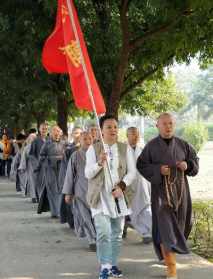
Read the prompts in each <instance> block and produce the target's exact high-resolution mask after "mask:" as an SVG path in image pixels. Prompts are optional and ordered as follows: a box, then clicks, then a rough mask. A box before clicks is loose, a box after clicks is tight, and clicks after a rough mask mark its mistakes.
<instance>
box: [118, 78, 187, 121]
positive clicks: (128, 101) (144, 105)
mask: <svg viewBox="0 0 213 279" xmlns="http://www.w3.org/2000/svg"><path fill="white" fill-rule="evenodd" d="M134 91H135V92H134V94H128V95H126V98H125V99H124V100H123V101H122V102H121V109H122V110H123V111H125V112H127V113H129V114H131V115H134V114H140V115H144V116H146V115H151V116H156V115H158V114H159V113H161V112H164V111H177V110H179V109H181V108H182V107H183V106H184V105H185V104H186V97H185V95H184V93H182V92H181V91H179V90H177V88H176V82H175V78H174V76H172V75H171V74H169V75H168V77H167V78H166V79H156V81H152V80H148V81H145V82H144V84H143V85H142V86H138V87H136V88H135V89H134Z"/></svg>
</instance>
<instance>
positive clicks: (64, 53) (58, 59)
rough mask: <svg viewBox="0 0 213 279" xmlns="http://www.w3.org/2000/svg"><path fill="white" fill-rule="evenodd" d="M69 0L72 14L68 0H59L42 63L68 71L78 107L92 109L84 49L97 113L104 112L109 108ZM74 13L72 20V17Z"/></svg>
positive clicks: (57, 71)
mask: <svg viewBox="0 0 213 279" xmlns="http://www.w3.org/2000/svg"><path fill="white" fill-rule="evenodd" d="M69 1H70V7H71V12H72V13H71V14H70V13H69V9H68V6H67V0H58V10H57V18H56V26H55V28H54V31H53V33H52V34H51V35H50V36H49V37H48V39H47V40H46V42H45V45H44V48H43V52H42V64H43V66H44V67H45V69H46V70H47V71H48V72H49V73H69V77H70V84H71V88H72V92H73V97H74V100H75V104H76V106H77V107H78V108H79V109H86V110H88V111H93V110H94V109H93V106H92V102H91V99H90V95H89V90H88V83H87V80H86V75H85V71H84V68H83V65H82V60H81V52H82V56H83V60H84V63H85V66H86V67H85V69H86V72H87V74H88V78H89V86H91V90H92V93H93V99H94V103H95V107H96V111H97V113H98V114H102V113H105V111H106V108H105V104H104V100H103V97H102V95H101V91H100V89H99V86H98V83H97V81H96V78H95V75H94V73H93V69H92V65H91V62H90V59H89V55H88V52H87V48H86V44H85V41H84V37H83V33H82V31H81V27H80V23H79V20H78V15H77V12H76V9H75V6H74V4H73V1H72V0H69ZM72 15H73V17H72V18H73V22H72V21H71V16H72ZM74 28H76V31H77V36H78V38H79V42H80V45H79V43H78V38H76V36H75V32H74Z"/></svg>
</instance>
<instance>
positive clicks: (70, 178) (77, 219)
mask: <svg viewBox="0 0 213 279" xmlns="http://www.w3.org/2000/svg"><path fill="white" fill-rule="evenodd" d="M80 144H81V146H80V149H79V150H77V151H75V152H74V153H73V154H72V155H71V157H70V160H69V164H68V167H67V173H66V177H65V181H64V186H63V191H62V193H63V194H65V201H66V202H67V203H68V204H70V203H71V202H72V204H73V216H74V227H75V232H76V234H77V236H78V237H86V238H87V240H88V242H89V248H90V250H92V251H96V244H95V242H96V233H95V227H94V224H93V220H92V215H91V211H90V208H89V205H88V204H87V201H86V196H87V191H88V180H87V178H86V177H85V172H84V170H85V165H86V151H87V150H88V148H89V146H90V145H91V144H92V136H91V134H90V133H89V132H82V133H81V137H80Z"/></svg>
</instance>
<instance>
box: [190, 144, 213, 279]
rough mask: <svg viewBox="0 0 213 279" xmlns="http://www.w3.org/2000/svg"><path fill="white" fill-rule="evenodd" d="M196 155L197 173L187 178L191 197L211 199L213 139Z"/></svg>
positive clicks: (212, 191) (212, 198) (212, 190)
mask: <svg viewBox="0 0 213 279" xmlns="http://www.w3.org/2000/svg"><path fill="white" fill-rule="evenodd" d="M198 156H199V158H200V171H199V174H198V175H197V176H195V177H192V178H190V179H189V182H190V190H191V195H192V199H194V200H213V187H212V186H213V141H211V142H207V143H206V144H205V146H204V147H203V148H202V150H201V151H200V152H199V154H198ZM212 278H213V276H212Z"/></svg>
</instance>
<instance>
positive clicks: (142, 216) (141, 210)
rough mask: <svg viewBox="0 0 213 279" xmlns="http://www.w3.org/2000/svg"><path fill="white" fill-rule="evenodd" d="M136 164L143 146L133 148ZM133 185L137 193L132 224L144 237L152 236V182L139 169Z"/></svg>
mask: <svg viewBox="0 0 213 279" xmlns="http://www.w3.org/2000/svg"><path fill="white" fill-rule="evenodd" d="M132 152H133V154H134V159H135V164H136V162H137V159H138V157H139V155H140V154H141V152H142V148H141V147H140V146H139V145H137V146H136V149H135V150H134V149H132ZM132 187H133V189H134V192H135V195H134V198H133V201H132V204H131V207H132V214H131V224H132V225H133V227H134V228H135V229H136V230H137V232H138V233H139V234H141V235H142V236H143V237H151V235H152V212H151V184H150V183H149V182H148V181H147V180H146V179H145V178H144V177H143V176H142V175H141V174H140V173H139V172H138V171H137V176H136V179H135V180H134V182H133V184H132Z"/></svg>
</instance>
